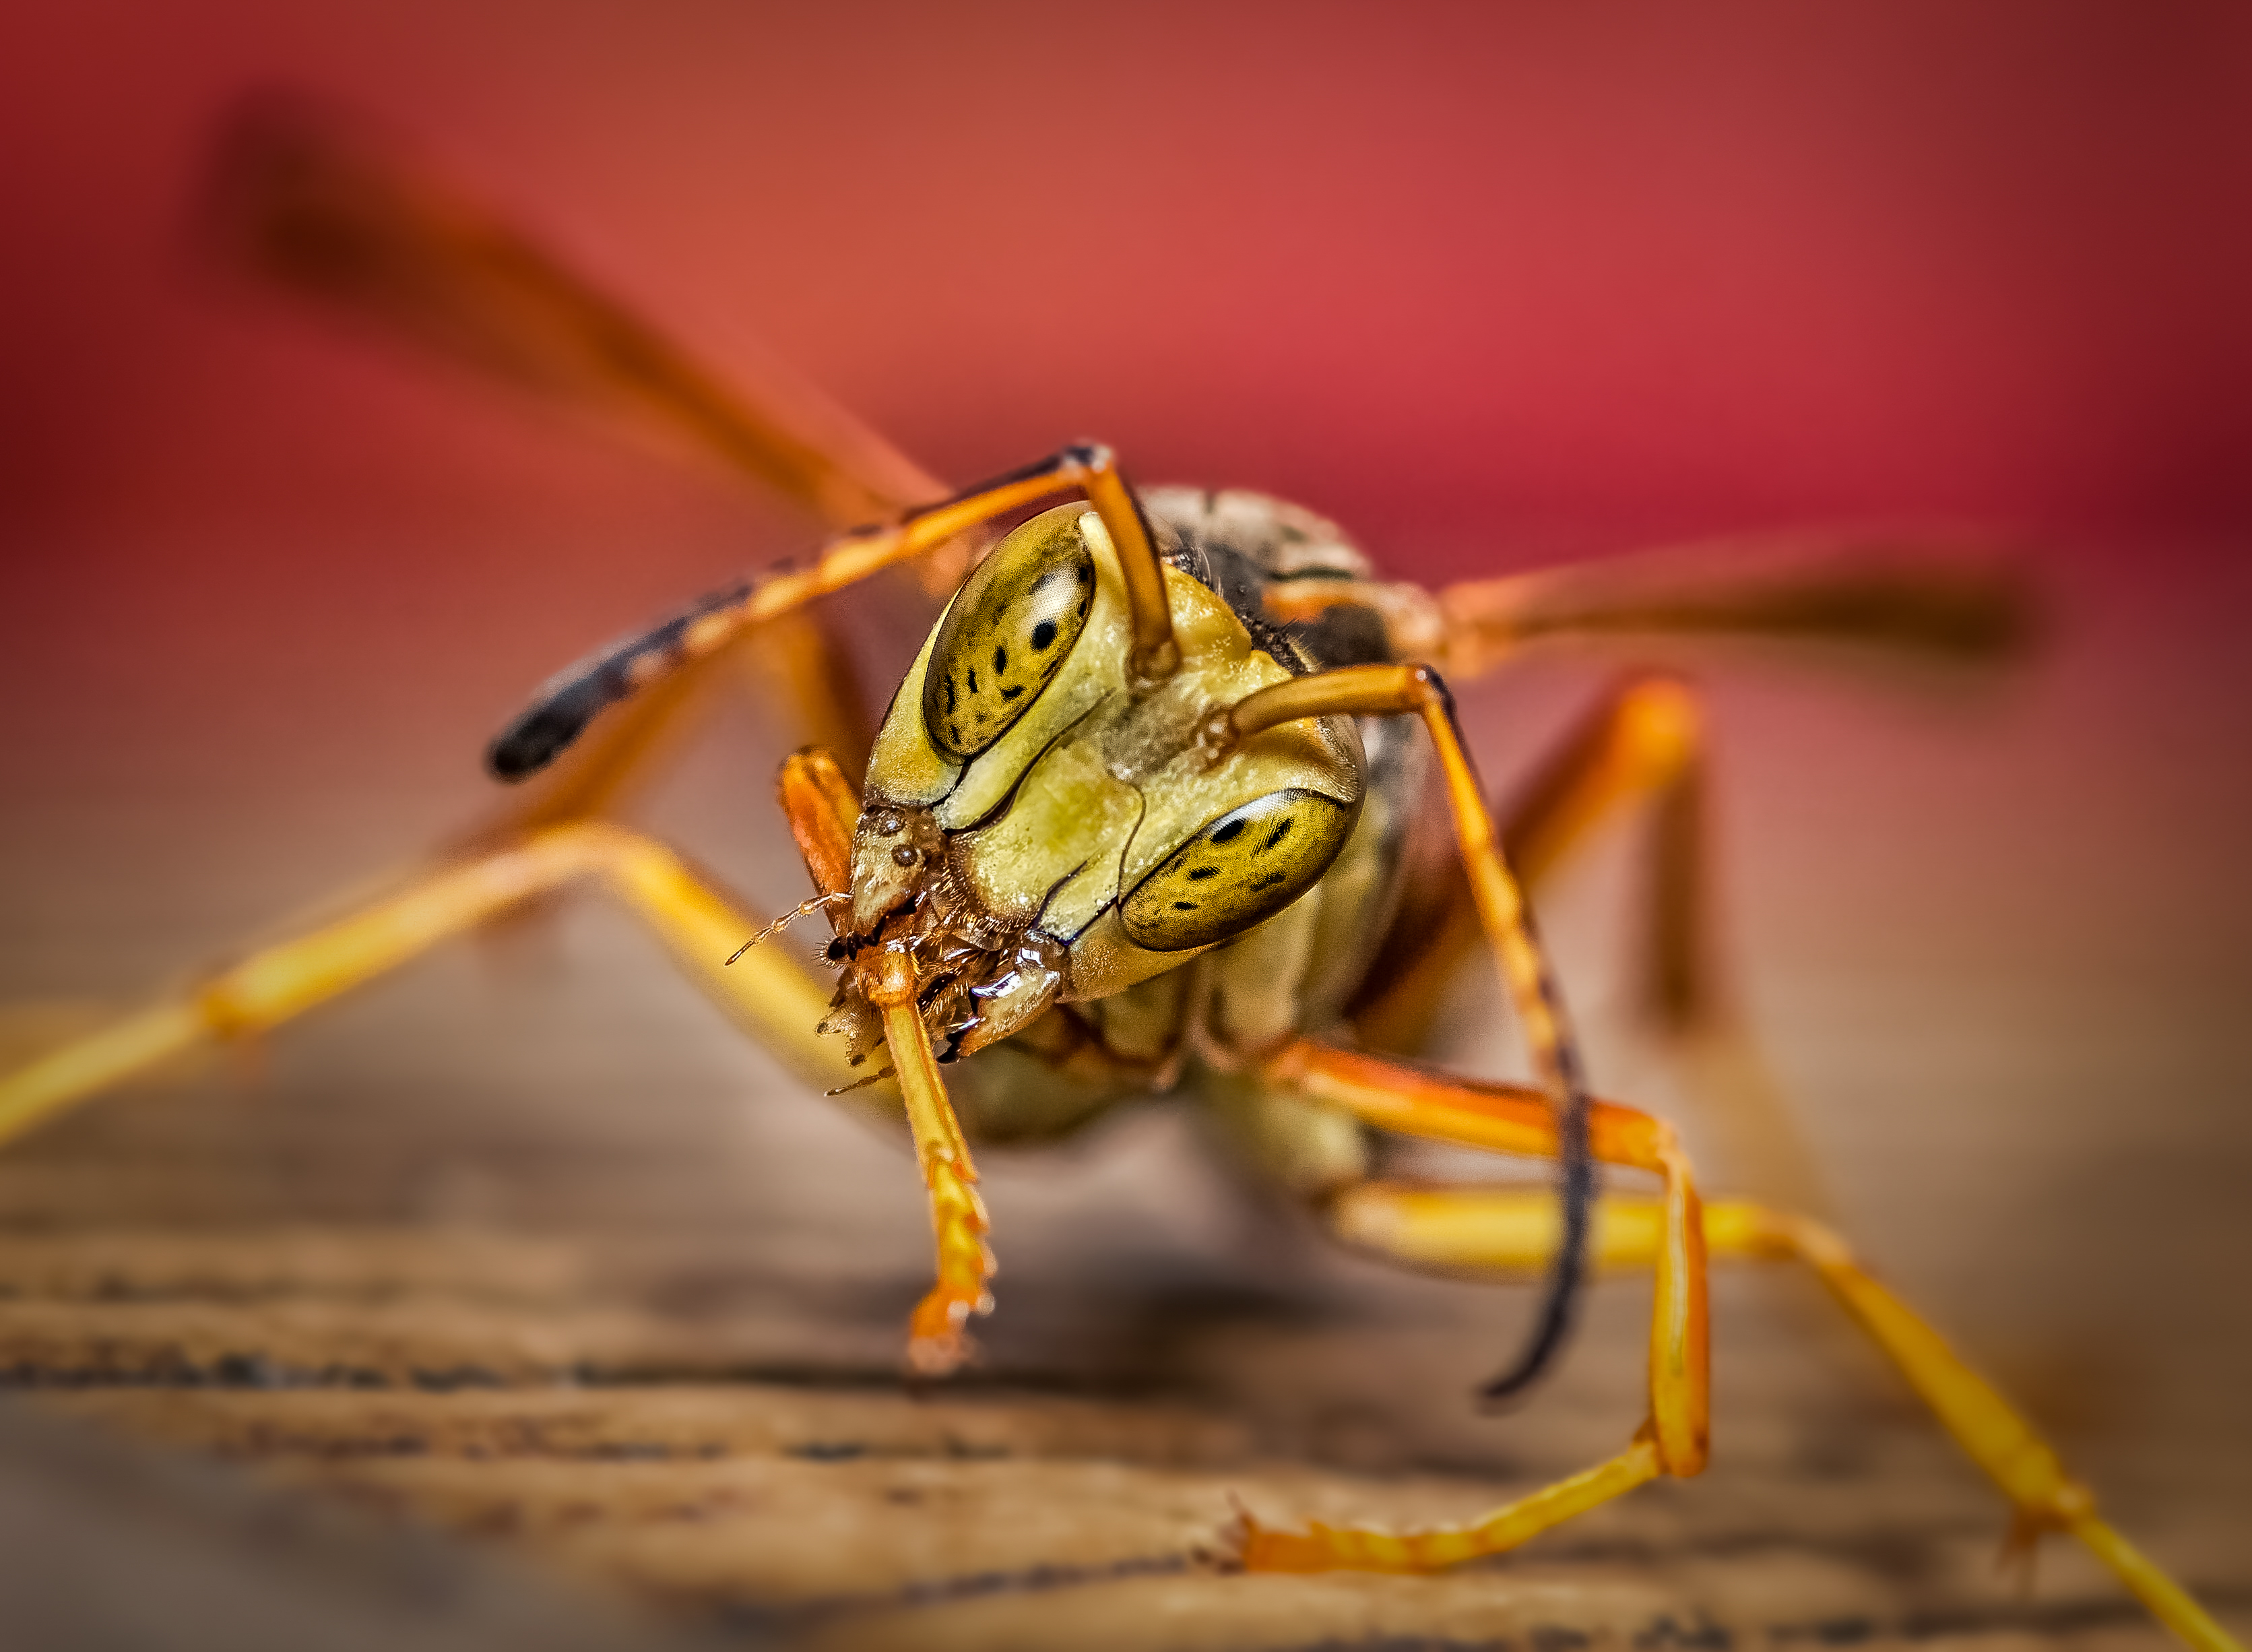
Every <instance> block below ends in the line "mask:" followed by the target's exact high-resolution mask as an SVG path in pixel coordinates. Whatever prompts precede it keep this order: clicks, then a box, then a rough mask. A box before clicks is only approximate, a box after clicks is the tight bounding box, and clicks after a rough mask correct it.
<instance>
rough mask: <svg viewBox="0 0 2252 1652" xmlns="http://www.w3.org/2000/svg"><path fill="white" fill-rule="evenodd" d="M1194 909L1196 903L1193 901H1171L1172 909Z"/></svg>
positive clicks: (1177, 910)
mask: <svg viewBox="0 0 2252 1652" xmlns="http://www.w3.org/2000/svg"><path fill="white" fill-rule="evenodd" d="M1173 910H1174V911H1176V912H1193V911H1195V910H1197V903H1195V902H1194V901H1176V902H1174V903H1173Z"/></svg>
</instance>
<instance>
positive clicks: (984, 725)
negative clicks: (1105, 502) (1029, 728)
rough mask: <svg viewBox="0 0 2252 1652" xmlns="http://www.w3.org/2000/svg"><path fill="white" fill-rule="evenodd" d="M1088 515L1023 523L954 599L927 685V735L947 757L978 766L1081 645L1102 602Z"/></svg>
mask: <svg viewBox="0 0 2252 1652" xmlns="http://www.w3.org/2000/svg"><path fill="white" fill-rule="evenodd" d="M1083 510H1084V507H1083V506H1082V507H1081V508H1080V509H1078V510H1074V509H1070V508H1068V507H1067V508H1066V509H1065V510H1062V511H1055V512H1049V513H1048V514H1047V515H1046V516H1040V517H1035V518H1033V519H1032V520H1031V521H1030V522H1027V523H1025V526H1022V527H1020V528H1018V530H1017V531H1016V532H1015V533H1011V535H1009V537H1008V538H1007V539H1005V540H1003V541H1002V542H1001V545H1000V547H999V548H998V549H997V550H996V551H995V552H994V553H993V554H992V555H990V556H989V557H987V558H986V559H985V561H984V562H983V563H982V564H980V565H979V567H978V569H977V572H976V573H974V574H972V575H970V579H969V582H967V583H966V584H964V585H963V588H962V591H961V594H960V595H959V596H956V598H955V599H954V606H953V607H952V608H951V609H949V610H948V612H947V616H946V622H945V624H942V625H941V626H940V627H939V631H938V640H937V641H936V642H935V643H934V644H933V645H932V646H931V654H930V666H929V668H928V670H927V671H926V672H925V673H923V680H922V721H923V727H924V728H926V729H928V731H929V734H930V738H931V743H932V744H933V745H935V746H936V747H937V748H938V749H940V750H941V751H943V752H945V753H947V754H948V755H949V756H955V757H963V758H967V757H974V756H977V754H978V753H979V752H981V751H983V750H984V749H985V748H986V747H988V746H990V745H991V744H992V743H993V742H995V741H996V740H998V739H999V738H1000V737H1001V736H1002V735H1004V734H1005V733H1007V732H1008V729H1009V725H1010V724H1011V723H1013V722H1015V721H1017V719H1018V718H1019V717H1021V716H1023V715H1024V714H1025V710H1026V708H1029V707H1030V706H1031V705H1032V701H1035V700H1037V699H1038V698H1039V693H1040V690H1041V689H1043V688H1045V687H1047V685H1048V679H1050V678H1051V677H1053V676H1054V675H1055V674H1056V672H1057V670H1058V669H1059V668H1060V666H1062V665H1063V661H1064V656H1065V655H1067V654H1068V653H1069V652H1071V645H1073V644H1074V643H1075V642H1077V641H1078V640H1079V634H1080V632H1081V631H1082V630H1084V629H1085V628H1086V625H1087V610H1088V605H1089V604H1090V603H1092V602H1093V601H1094V600H1095V558H1094V557H1093V556H1092V555H1091V554H1088V548H1087V541H1086V540H1084V539H1082V538H1081V535H1080V531H1079V518H1080V515H1081V512H1082V511H1083Z"/></svg>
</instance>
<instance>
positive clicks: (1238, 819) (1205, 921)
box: [1119, 789, 1360, 952]
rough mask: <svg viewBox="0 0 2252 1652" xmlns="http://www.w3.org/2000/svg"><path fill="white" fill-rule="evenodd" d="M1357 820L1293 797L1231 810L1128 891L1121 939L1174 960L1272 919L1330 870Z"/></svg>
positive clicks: (1313, 797)
mask: <svg viewBox="0 0 2252 1652" xmlns="http://www.w3.org/2000/svg"><path fill="white" fill-rule="evenodd" d="M1359 812H1360V811H1359V808H1358V807H1357V806H1348V805H1345V804H1342V803H1339V802H1338V801H1337V800H1336V799H1335V798H1324V797H1323V796H1322V795H1321V794H1320V793H1319V792H1315V791H1297V790H1295V789H1294V790H1291V791H1273V792H1269V793H1268V795H1267V796H1265V797H1263V798H1258V799H1256V800H1255V801H1254V802H1251V803H1247V804H1245V805H1242V806H1241V808H1236V809H1230V810H1229V811H1228V812H1227V813H1226V814H1223V815H1221V816H1220V817H1219V818H1218V819H1214V820H1212V821H1209V822H1207V823H1206V825H1205V826H1204V827H1203V828H1202V829H1201V830H1200V831H1199V832H1198V833H1197V834H1196V835H1195V836H1194V837H1192V838H1191V839H1190V840H1188V841H1187V842H1186V843H1184V844H1183V845H1181V847H1179V848H1178V849H1175V850H1174V851H1173V852H1172V853H1171V854H1169V855H1167V856H1166V857H1165V859H1164V861H1163V862H1161V863H1160V864H1159V865H1158V866H1157V868H1156V869H1155V870H1154V871H1152V872H1151V873H1150V875H1148V876H1147V877H1144V878H1143V880H1142V881H1141V882H1139V883H1137V884H1136V885H1135V886H1134V889H1133V892H1132V893H1131V894H1129V895H1128V896H1127V897H1126V899H1125V900H1124V901H1123V903H1121V905H1120V911H1119V916H1120V917H1121V918H1122V919H1123V921H1124V923H1125V925H1126V933H1127V935H1128V936H1129V937H1130V938H1132V939H1133V941H1134V942H1135V943H1136V944H1137V945H1141V946H1146V947H1148V948H1149V949H1150V951H1153V952H1179V951H1186V950H1187V949H1188V948H1190V947H1192V946H1209V945H1210V944H1212V943H1213V942H1214V941H1224V940H1226V939H1227V938H1228V937H1229V936H1231V935H1234V934H1238V933H1240V932H1241V931H1244V930H1248V929H1249V928H1250V927H1251V926H1252V925H1253V924H1256V923H1258V922H1260V921H1261V920H1262V918H1269V917H1274V916H1275V913H1277V912H1279V911H1281V910H1282V909H1283V908H1284V907H1286V906H1288V905H1289V904H1290V903H1291V902H1293V901H1295V900H1296V899H1297V898H1298V897H1299V896H1301V895H1303V894H1304V893H1305V892H1306V891H1307V890H1308V889H1311V888H1312V887H1313V886H1314V884H1315V882H1317V880H1319V878H1320V877H1321V875H1322V874H1323V873H1324V872H1326V871H1328V870H1329V867H1330V862H1331V861H1334V860H1336V859H1337V856H1338V850H1339V849H1342V848H1343V847H1345V838H1346V837H1347V836H1348V835H1349V834H1350V833H1352V823H1353V820H1354V819H1355V817H1357V816H1358V815H1359Z"/></svg>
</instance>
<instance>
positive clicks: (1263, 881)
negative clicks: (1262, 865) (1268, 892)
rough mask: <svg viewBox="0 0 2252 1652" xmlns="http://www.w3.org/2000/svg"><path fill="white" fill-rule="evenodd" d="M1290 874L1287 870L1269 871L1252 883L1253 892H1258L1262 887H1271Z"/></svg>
mask: <svg viewBox="0 0 2252 1652" xmlns="http://www.w3.org/2000/svg"><path fill="white" fill-rule="evenodd" d="M1288 876H1289V873H1287V872H1269V873H1268V875H1266V876H1265V877H1263V878H1259V879H1257V880H1255V882H1253V883H1252V885H1251V889H1252V892H1253V893H1254V894H1256V893H1257V892H1258V891H1260V890H1261V889H1273V888H1274V887H1275V885H1276V884H1277V883H1280V882H1282V880H1283V879H1284V878H1286V877H1288Z"/></svg>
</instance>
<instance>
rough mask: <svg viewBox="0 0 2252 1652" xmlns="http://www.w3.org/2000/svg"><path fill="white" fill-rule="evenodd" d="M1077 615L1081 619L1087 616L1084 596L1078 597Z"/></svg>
mask: <svg viewBox="0 0 2252 1652" xmlns="http://www.w3.org/2000/svg"><path fill="white" fill-rule="evenodd" d="M1079 617H1081V619H1085V618H1086V617H1087V598H1085V597H1084V596H1082V597H1081V598H1080V599H1079Z"/></svg>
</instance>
